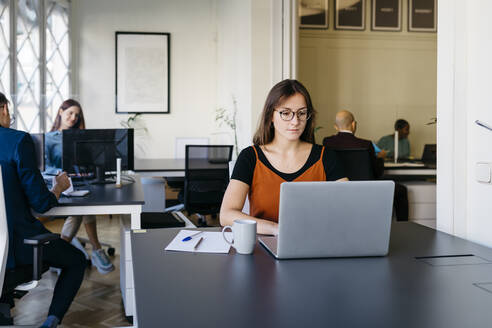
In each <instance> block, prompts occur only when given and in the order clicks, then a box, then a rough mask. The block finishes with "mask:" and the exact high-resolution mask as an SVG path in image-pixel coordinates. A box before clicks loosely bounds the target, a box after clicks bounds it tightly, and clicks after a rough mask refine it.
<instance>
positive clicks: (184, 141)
mask: <svg viewBox="0 0 492 328" xmlns="http://www.w3.org/2000/svg"><path fill="white" fill-rule="evenodd" d="M186 145H208V138H181V137H178V138H176V139H175V144H174V158H185V155H186V154H185V152H186Z"/></svg>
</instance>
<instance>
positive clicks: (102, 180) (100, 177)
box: [91, 166, 115, 185]
mask: <svg viewBox="0 0 492 328" xmlns="http://www.w3.org/2000/svg"><path fill="white" fill-rule="evenodd" d="M111 183H115V182H114V181H111V180H106V174H105V171H104V166H96V180H94V181H91V184H93V185H104V184H111Z"/></svg>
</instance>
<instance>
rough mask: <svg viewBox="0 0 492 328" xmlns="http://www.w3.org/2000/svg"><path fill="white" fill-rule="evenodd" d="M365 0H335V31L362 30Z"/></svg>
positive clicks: (363, 26) (363, 27)
mask: <svg viewBox="0 0 492 328" xmlns="http://www.w3.org/2000/svg"><path fill="white" fill-rule="evenodd" d="M365 8H366V0H335V29H337V30H364V29H365V28H366V25H365Z"/></svg>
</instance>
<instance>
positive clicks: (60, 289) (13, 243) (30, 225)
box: [0, 93, 86, 328]
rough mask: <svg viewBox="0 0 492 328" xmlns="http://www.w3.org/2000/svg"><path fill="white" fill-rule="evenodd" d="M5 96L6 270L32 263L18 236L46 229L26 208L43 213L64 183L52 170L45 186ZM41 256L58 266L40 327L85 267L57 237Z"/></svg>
mask: <svg viewBox="0 0 492 328" xmlns="http://www.w3.org/2000/svg"><path fill="white" fill-rule="evenodd" d="M10 124H11V116H10V113H9V108H8V100H7V98H6V97H5V95H4V94H3V93H0V165H1V167H2V177H3V182H4V194H5V204H6V213H7V225H8V234H9V248H8V257H7V272H6V276H7V275H8V274H9V271H11V272H13V270H14V268H15V267H17V266H22V265H32V261H33V250H32V247H31V246H29V245H25V244H24V239H25V238H29V237H33V236H36V235H39V234H43V233H49V231H48V230H47V229H46V228H44V226H43V225H42V224H41V222H40V221H38V220H36V219H35V218H34V217H33V215H32V214H31V208H33V209H34V210H35V211H37V212H40V213H43V212H46V211H48V210H49V209H51V208H52V207H55V206H57V205H58V201H57V199H58V198H59V197H60V194H61V193H62V192H63V191H64V190H66V189H67V188H68V187H69V186H70V182H69V180H68V177H67V175H66V174H65V173H62V174H60V175H58V176H57V177H56V179H55V183H54V186H53V188H52V189H51V191H49V190H48V188H47V187H46V184H45V182H44V180H43V177H42V176H41V173H40V172H39V169H38V166H37V163H36V158H35V151H34V144H33V141H32V139H31V137H30V136H29V134H28V133H25V132H21V131H17V130H14V129H10ZM43 261H44V262H45V263H47V264H48V265H50V266H54V267H57V268H61V269H62V272H61V274H60V276H59V278H58V280H57V282H56V285H55V290H54V293H53V299H52V300H51V305H50V308H49V311H48V317H47V319H46V321H45V322H44V323H43V325H42V326H41V327H50V328H51V327H56V326H57V325H58V324H59V323H60V322H61V320H62V319H63V316H64V315H65V313H66V312H67V310H68V308H69V307H70V304H71V303H72V301H73V299H74V297H75V294H77V291H78V290H79V288H80V284H81V283H82V279H83V277H84V271H85V266H86V262H85V257H84V255H83V254H82V252H81V251H79V250H78V249H76V248H75V247H73V246H72V245H70V244H69V243H67V242H66V241H64V240H62V239H57V240H54V241H51V242H50V243H49V244H47V245H45V246H44V247H43Z"/></svg>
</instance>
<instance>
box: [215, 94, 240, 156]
mask: <svg viewBox="0 0 492 328" xmlns="http://www.w3.org/2000/svg"><path fill="white" fill-rule="evenodd" d="M236 120H237V101H236V98H235V97H234V96H232V111H230V110H228V109H226V108H222V107H221V108H217V109H216V110H215V122H217V124H218V126H219V127H221V126H222V125H225V126H227V127H228V128H230V129H231V130H232V132H233V133H234V149H235V153H236V157H237V156H238V154H239V149H238V146H237V123H236V122H237V121H236Z"/></svg>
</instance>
